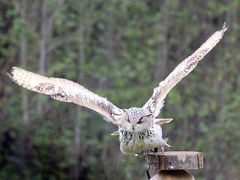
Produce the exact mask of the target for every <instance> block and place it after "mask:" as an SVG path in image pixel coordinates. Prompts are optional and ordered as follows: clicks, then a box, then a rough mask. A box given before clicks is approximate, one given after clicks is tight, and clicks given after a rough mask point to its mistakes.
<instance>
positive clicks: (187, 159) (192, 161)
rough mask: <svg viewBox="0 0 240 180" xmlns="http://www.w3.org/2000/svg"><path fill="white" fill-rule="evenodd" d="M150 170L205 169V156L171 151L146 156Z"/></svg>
mask: <svg viewBox="0 0 240 180" xmlns="http://www.w3.org/2000/svg"><path fill="white" fill-rule="evenodd" d="M146 159H147V163H148V166H149V169H155V170H181V169H201V168H203V154H202V153H200V152H194V151H169V152H164V153H161V152H158V153H149V154H147V155H146Z"/></svg>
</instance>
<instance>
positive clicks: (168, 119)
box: [155, 118, 173, 125]
mask: <svg viewBox="0 0 240 180" xmlns="http://www.w3.org/2000/svg"><path fill="white" fill-rule="evenodd" d="M172 120H173V119H172V118H166V119H155V124H158V125H162V124H167V123H170V122H171V121H172Z"/></svg>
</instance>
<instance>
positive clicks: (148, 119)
mask: <svg viewBox="0 0 240 180" xmlns="http://www.w3.org/2000/svg"><path fill="white" fill-rule="evenodd" d="M152 126H153V116H152V114H151V113H150V112H149V111H148V110H147V109H143V108H135V107H134V108H130V109H125V110H124V113H123V114H122V116H121V125H120V127H121V128H122V129H124V130H127V131H132V132H133V131H134V132H141V131H144V130H147V129H150V128H151V127H152Z"/></svg>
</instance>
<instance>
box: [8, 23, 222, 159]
mask: <svg viewBox="0 0 240 180" xmlns="http://www.w3.org/2000/svg"><path fill="white" fill-rule="evenodd" d="M226 30H227V28H226V27H225V26H223V28H222V29H221V30H219V31H216V32H215V33H214V34H213V35H212V36H211V37H210V38H208V39H207V41H206V42H205V43H203V44H202V45H201V46H200V48H198V49H197V50H196V51H195V52H194V53H193V54H192V55H191V56H189V57H187V58H186V59H185V60H183V61H182V62H181V63H180V64H179V65H178V66H177V67H176V68H175V69H174V70H173V71H172V72H171V73H170V74H169V76H168V77H167V78H166V79H165V80H164V81H162V82H160V83H159V85H158V87H156V88H155V89H154V91H153V94H152V96H151V98H150V99H149V100H148V101H147V102H146V103H145V105H144V106H143V107H139V108H137V107H132V108H129V109H121V108H118V107H117V106H115V105H114V104H112V103H111V102H110V101H108V100H107V99H106V98H103V97H100V96H98V95H97V94H95V93H93V92H91V91H89V90H88V89H86V88H85V87H83V86H82V85H80V84H78V83H75V82H73V81H70V80H67V79H61V78H53V77H50V78H48V77H46V76H42V75H39V74H35V73H33V72H29V71H26V70H24V69H21V68H18V67H13V69H12V71H11V73H10V74H8V75H9V77H10V78H11V79H12V80H13V81H14V82H15V83H16V84H18V85H19V86H22V87H24V88H26V89H29V90H31V91H35V92H38V93H43V94H46V95H49V96H51V97H52V98H53V99H56V100H59V101H64V102H71V103H74V104H78V105H81V106H85V107H87V108H90V109H92V110H94V111H96V112H98V113H100V114H101V115H102V116H104V119H106V120H107V121H110V122H112V123H113V124H115V125H117V126H118V131H117V132H114V133H113V135H119V140H120V149H121V151H122V152H123V153H125V154H136V153H140V152H143V151H148V150H151V149H154V148H156V147H164V146H168V147H169V145H168V144H167V140H166V139H163V138H162V128H161V125H162V124H164V123H169V122H171V121H172V119H159V118H157V116H158V115H159V113H160V110H161V108H162V107H163V105H164V99H165V97H166V96H167V94H168V93H169V91H170V90H171V89H172V88H173V87H174V86H175V85H176V84H177V83H178V82H179V81H181V80H182V79H183V78H184V77H185V76H187V75H188V74H189V73H190V72H191V71H192V70H193V69H194V68H195V67H196V66H197V64H198V62H199V61H200V60H201V59H203V57H204V56H205V55H206V54H207V53H208V52H209V51H210V50H211V49H212V48H214V47H215V45H216V44H217V43H218V42H219V41H220V40H221V39H222V36H223V34H224V32H225V31H226Z"/></svg>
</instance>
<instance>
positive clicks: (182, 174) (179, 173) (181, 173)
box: [150, 170, 195, 180]
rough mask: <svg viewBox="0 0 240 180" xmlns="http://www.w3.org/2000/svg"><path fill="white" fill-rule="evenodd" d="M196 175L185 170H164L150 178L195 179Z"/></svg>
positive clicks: (165, 179) (166, 179) (154, 179)
mask: <svg viewBox="0 0 240 180" xmlns="http://www.w3.org/2000/svg"><path fill="white" fill-rule="evenodd" d="M194 179H195V178H194V176H193V175H191V174H189V173H188V172H186V171H185V170H172V171H169V170H162V171H160V172H159V173H158V174H156V175H155V176H153V177H152V178H151V179H150V180H194Z"/></svg>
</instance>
